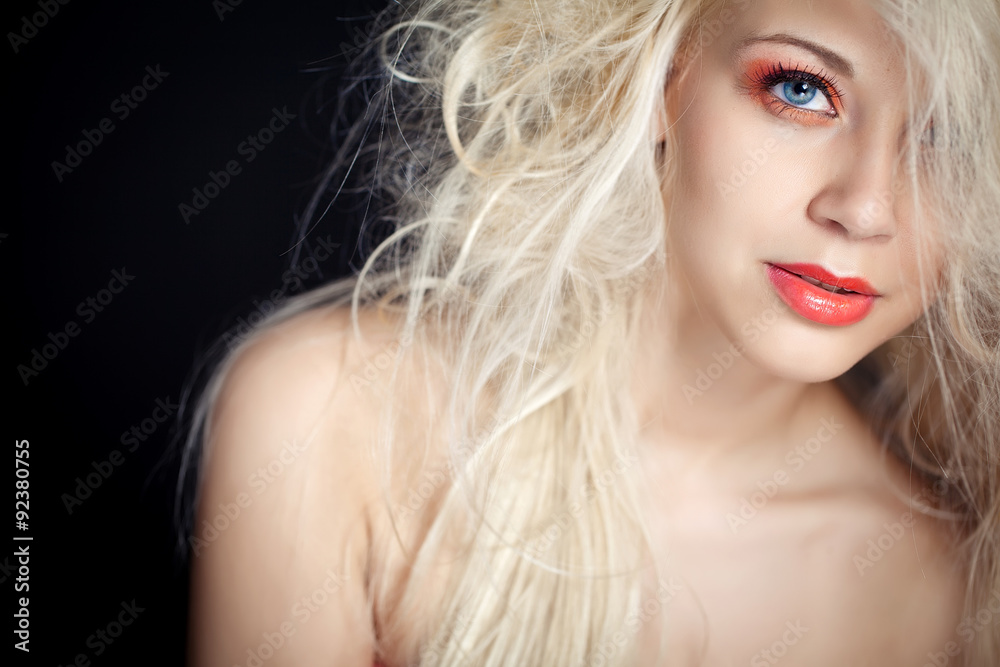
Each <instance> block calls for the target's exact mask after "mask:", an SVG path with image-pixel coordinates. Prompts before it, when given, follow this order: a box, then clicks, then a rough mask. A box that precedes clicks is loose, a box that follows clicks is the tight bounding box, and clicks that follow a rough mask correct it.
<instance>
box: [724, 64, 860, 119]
mask: <svg viewBox="0 0 1000 667" xmlns="http://www.w3.org/2000/svg"><path fill="white" fill-rule="evenodd" d="M738 67H739V68H740V75H739V85H740V88H741V89H742V91H743V92H744V93H745V94H747V95H749V96H750V98H751V99H753V100H754V101H755V102H757V104H759V105H760V106H762V107H763V108H764V109H766V110H767V111H769V112H770V113H772V114H773V115H775V116H779V117H788V118H790V119H791V120H794V121H795V122H797V123H800V124H803V125H822V124H828V123H830V122H831V121H832V120H833V119H835V118H837V117H839V116H840V115H841V113H842V112H843V105H842V104H841V101H840V100H841V98H842V97H843V92H842V91H841V90H840V88H839V87H838V86H837V79H836V77H834V76H832V75H829V74H827V73H826V71H825V70H823V69H821V68H817V67H814V66H812V65H805V64H802V63H799V62H796V61H795V60H788V59H781V58H767V57H760V58H753V59H750V60H748V61H745V62H743V63H740V64H739V65H738ZM817 103H819V104H820V106H819V107H817V106H816V105H817Z"/></svg>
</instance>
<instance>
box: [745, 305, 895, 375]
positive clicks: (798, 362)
mask: <svg viewBox="0 0 1000 667" xmlns="http://www.w3.org/2000/svg"><path fill="white" fill-rule="evenodd" d="M815 326H816V325H813V324H812V323H810V322H806V321H804V320H802V319H801V318H799V317H798V316H797V315H795V314H794V313H789V312H783V313H780V314H779V315H778V319H777V321H776V322H775V323H774V324H773V326H772V327H771V330H770V331H769V332H767V335H764V336H761V337H760V339H759V340H758V341H757V342H756V343H755V344H753V345H747V347H746V350H745V351H744V353H743V355H744V357H746V359H747V360H748V361H749V362H750V363H752V364H754V365H755V366H757V367H758V368H760V369H761V370H762V371H764V372H766V373H768V374H769V375H772V376H774V377H779V378H783V379H785V380H789V381H792V382H803V383H817V382H827V381H829V380H833V379H835V378H837V377H840V376H841V375H843V374H844V373H846V372H847V371H848V370H850V369H851V367H853V366H854V365H855V364H857V363H858V362H859V361H861V360H862V359H863V358H864V357H865V356H866V355H868V354H869V353H870V352H871V351H872V350H874V349H875V348H876V347H877V346H876V345H869V344H864V343H862V342H860V341H859V340H858V338H857V336H856V335H851V334H852V333H853V332H849V331H848V328H840V327H838V328H824V329H821V330H817V329H815V328H814V327H815Z"/></svg>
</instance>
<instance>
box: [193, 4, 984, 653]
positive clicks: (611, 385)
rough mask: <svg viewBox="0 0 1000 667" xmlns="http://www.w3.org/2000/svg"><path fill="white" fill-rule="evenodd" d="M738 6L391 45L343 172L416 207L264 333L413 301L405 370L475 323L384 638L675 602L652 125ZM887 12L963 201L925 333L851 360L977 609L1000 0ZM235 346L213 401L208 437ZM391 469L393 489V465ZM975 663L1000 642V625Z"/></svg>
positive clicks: (622, 628)
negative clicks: (639, 458) (650, 455)
mask: <svg viewBox="0 0 1000 667" xmlns="http://www.w3.org/2000/svg"><path fill="white" fill-rule="evenodd" d="M748 1H749V0H738V1H733V2H729V3H728V4H730V5H737V6H745V5H746V3H747V2H748ZM725 4H727V3H726V2H724V1H723V0H632V1H628V2H625V1H622V0H566V1H564V2H539V1H538V0H492V1H488V2H486V1H474V0H419V1H415V2H409V3H405V6H404V8H402V9H397V10H396V11H397V12H398V14H397V15H395V17H394V19H393V22H392V25H391V26H390V27H389V28H388V29H387V30H385V31H383V32H381V35H380V37H379V38H378V39H377V40H376V41H374V42H373V47H372V51H373V52H375V53H378V54H379V56H380V57H379V58H378V59H377V61H378V62H379V63H380V65H379V67H380V71H379V72H378V73H377V74H373V75H372V77H369V78H368V79H366V83H371V82H372V81H379V82H381V85H377V86H373V89H374V92H373V94H372V104H371V106H370V109H371V110H373V111H371V112H370V113H369V115H367V116H366V117H365V118H362V119H361V120H360V121H359V122H358V123H357V124H356V125H355V126H354V128H353V130H352V131H351V134H350V135H349V136H348V138H347V141H345V142H344V143H343V144H342V147H341V151H340V153H339V154H338V158H337V160H336V164H335V165H334V166H333V167H331V169H330V171H328V172H327V173H326V175H325V177H324V183H323V190H324V191H328V190H329V189H330V188H331V185H332V184H335V183H336V182H337V181H336V179H337V178H339V177H340V175H341V174H342V173H343V170H342V169H341V167H343V166H344V165H352V166H353V167H354V168H355V171H356V172H359V173H363V174H365V175H367V176H369V177H371V184H372V186H373V189H374V191H376V192H378V193H379V194H380V197H381V200H382V201H385V202H391V207H390V208H389V209H388V213H387V215H386V219H388V220H390V221H391V222H392V224H393V225H394V231H393V233H392V234H391V235H390V236H389V237H388V238H387V239H385V240H384V241H383V242H382V243H381V244H380V245H379V246H378V248H377V249H376V250H375V252H374V253H372V255H371V256H370V257H368V258H367V260H366V263H365V265H364V267H363V269H362V270H361V271H360V273H359V274H358V275H357V276H353V277H351V278H347V279H344V280H340V281H337V282H335V283H333V284H330V285H328V286H325V287H323V288H321V289H318V290H316V291H314V292H311V293H309V294H306V295H304V296H302V297H300V298H298V299H297V300H295V301H293V302H292V303H290V304H289V305H287V306H286V307H285V308H284V309H283V310H282V311H281V312H279V313H277V314H275V315H274V316H273V317H272V318H270V319H269V320H268V321H267V322H265V323H264V324H263V325H261V327H260V328H259V330H265V329H267V328H269V327H271V326H273V325H275V324H277V323H279V322H282V321H284V320H287V319H288V318H289V317H291V316H293V315H295V314H296V313H299V312H302V311H304V310H307V309H310V308H315V307H318V306H320V305H324V304H342V305H346V304H347V303H350V305H351V308H352V313H353V317H354V322H355V327H354V328H355V334H356V335H359V336H360V335H362V333H361V331H360V326H359V324H358V311H359V309H361V308H363V307H369V306H373V307H374V306H377V307H379V308H387V309H392V310H394V311H396V312H398V313H399V314H400V322H401V325H400V331H399V336H400V341H403V344H401V345H400V346H399V347H398V348H397V349H396V350H395V352H396V354H395V355H394V362H393V363H394V369H393V377H396V373H397V371H398V369H399V368H400V367H401V364H402V363H403V362H404V359H405V358H407V357H408V356H410V355H412V354H413V353H414V351H416V350H420V349H424V348H425V347H426V346H429V345H432V344H433V341H435V340H437V341H440V340H446V341H449V344H448V345H446V346H443V347H440V346H439V347H438V348H437V349H440V350H441V354H442V355H444V357H445V361H446V366H445V367H446V368H448V369H449V373H450V376H449V379H450V385H449V389H450V391H449V394H448V397H447V410H446V414H447V415H448V416H449V420H448V425H447V432H446V438H447V440H448V445H449V465H448V484H447V485H446V486H445V487H444V488H445V491H444V493H443V499H442V501H441V504H440V506H439V507H438V508H436V514H435V515H434V518H433V524H432V525H431V527H430V529H429V531H428V533H427V534H426V536H425V538H424V539H423V541H422V542H421V544H420V548H419V550H418V551H417V552H416V553H414V554H412V570H411V574H410V576H409V578H408V579H406V580H405V581H400V582H389V581H382V580H379V579H378V578H375V580H373V582H372V587H371V591H370V595H371V604H372V605H373V607H377V608H378V609H380V610H381V611H382V615H383V618H384V622H385V626H386V627H385V628H383V630H384V631H385V632H384V634H386V635H391V634H392V628H393V626H394V624H397V623H400V624H401V623H403V622H404V621H405V622H408V623H414V622H417V623H422V624H423V625H422V626H420V632H419V633H418V634H419V636H420V637H421V638H422V639H421V644H420V646H412V647H408V648H409V649H410V650H412V651H413V652H414V653H416V652H417V651H419V652H420V656H421V658H420V662H419V664H420V665H426V666H431V665H433V666H438V665H440V666H444V665H460V664H476V665H484V666H490V667H493V666H500V665H582V664H595V665H598V664H600V665H632V664H636V662H637V656H638V648H637V646H636V642H635V635H636V633H637V632H638V628H639V626H641V625H642V623H644V622H646V616H645V612H644V611H643V610H644V609H647V608H648V605H647V603H648V601H649V599H650V596H654V599H658V600H661V601H662V600H663V597H662V594H661V596H660V597H659V598H656V597H655V596H656V595H657V593H656V592H650V591H651V589H650V588H648V587H647V584H648V582H650V581H653V582H656V581H658V580H659V575H658V574H657V573H656V569H657V560H656V558H655V557H654V556H655V555H654V554H652V552H651V548H650V546H649V545H650V539H649V534H648V531H647V527H646V523H645V517H644V516H643V513H642V511H641V510H640V507H641V506H642V503H641V488H640V486H639V484H638V483H637V482H638V476H636V475H635V473H636V472H637V471H635V470H634V469H633V468H632V467H631V466H630V464H629V462H630V461H631V460H633V459H631V458H630V457H631V452H632V451H633V447H634V443H635V441H636V433H637V425H636V416H635V411H634V407H633V406H632V405H630V403H629V399H628V396H627V392H625V391H623V387H627V386H628V382H629V369H630V367H631V366H632V364H633V363H634V343H635V333H636V330H637V322H638V316H639V314H640V313H641V311H642V306H643V301H644V299H645V298H647V297H646V296H645V295H646V294H647V289H646V288H648V287H649V286H650V285H653V284H655V282H656V281H657V280H662V276H663V274H664V270H665V269H664V266H665V263H666V261H667V252H666V234H665V232H666V226H667V224H668V221H667V220H666V213H665V210H664V205H663V199H662V197H661V191H662V189H663V188H664V187H667V188H669V186H670V182H671V179H672V177H673V172H672V164H673V163H672V160H671V152H672V148H673V142H672V138H671V137H669V136H668V137H667V138H666V141H665V142H664V143H659V142H657V141H656V140H655V138H654V137H653V134H652V131H651V128H652V127H653V125H652V121H653V119H655V118H657V117H659V118H661V119H663V120H665V119H666V111H665V109H664V96H663V92H664V90H665V87H666V86H667V85H668V84H669V81H670V78H671V76H672V75H673V73H674V67H673V65H674V64H675V63H678V62H680V61H681V59H682V58H681V57H682V56H683V54H686V53H688V51H687V50H688V49H691V48H698V45H699V44H703V43H705V42H704V38H705V33H704V32H702V29H703V27H704V21H705V19H706V17H710V16H711V15H712V13H713V12H714V11H716V10H717V9H719V8H720V7H721V6H723V5H725ZM877 7H878V9H879V11H880V12H881V14H882V15H883V17H884V18H885V21H886V25H887V27H888V29H889V30H890V31H891V32H892V33H893V34H894V35H895V36H896V37H897V38H898V40H899V42H900V44H901V47H902V51H903V56H904V58H905V61H906V63H907V65H908V67H907V72H908V76H909V77H910V79H911V80H910V82H909V83H910V84H911V86H910V90H911V91H912V94H911V99H910V108H909V114H910V125H911V127H925V126H927V125H928V123H929V122H930V121H931V119H933V128H934V129H933V134H932V135H931V136H930V138H929V139H928V138H927V136H923V135H921V134H920V133H918V132H911V133H908V135H909V138H908V142H909V143H908V145H907V146H906V147H905V150H904V158H905V159H906V160H907V161H908V164H909V165H910V167H911V169H909V170H908V174H909V178H910V179H912V181H913V185H914V186H915V187H912V188H910V190H911V191H912V192H913V193H914V194H913V196H914V198H915V199H916V202H915V204H916V210H917V211H918V221H917V223H918V224H919V220H920V218H921V217H924V218H927V217H930V216H934V217H936V218H938V219H942V220H945V221H947V224H945V225H942V227H943V231H942V233H941V242H942V243H943V244H944V245H945V246H946V248H947V257H948V258H949V261H948V264H947V266H946V268H945V274H944V276H943V278H942V284H943V286H944V287H943V289H942V291H941V293H940V294H939V295H938V296H937V297H936V298H934V299H931V298H930V296H927V297H926V303H927V308H926V314H925V315H924V316H923V317H921V319H920V320H919V321H918V322H917V323H916V324H915V325H914V326H913V327H912V330H911V331H908V332H907V333H906V335H904V336H901V337H899V338H897V339H894V340H893V341H890V342H889V343H887V344H886V345H885V346H883V347H882V348H880V349H879V350H876V351H875V352H873V353H872V354H871V355H869V357H868V358H866V360H865V361H864V362H863V363H861V364H859V365H858V366H857V367H856V368H854V369H852V371H851V372H849V373H848V374H846V375H845V376H844V378H842V381H843V384H844V386H845V387H847V388H848V389H849V391H850V393H851V396H852V397H853V398H854V400H855V401H856V403H857V404H858V405H859V406H866V412H867V413H868V414H869V416H870V419H871V423H872V426H873V428H874V429H876V430H877V432H878V433H880V434H881V435H882V436H883V440H884V442H885V444H886V448H887V450H888V451H890V452H892V454H893V455H895V456H898V457H899V458H900V459H902V460H903V461H905V462H907V463H911V464H912V465H913V466H914V467H915V468H916V469H917V470H919V471H920V472H921V473H922V474H923V475H924V476H925V477H926V479H927V480H928V481H929V482H931V483H933V485H934V486H933V488H934V489H936V490H937V491H938V492H937V493H936V494H935V496H934V497H933V498H921V499H919V502H916V503H915V504H916V505H917V506H918V508H919V509H920V510H921V511H924V512H927V513H933V514H936V515H938V516H945V517H950V518H952V519H953V520H954V525H955V527H956V529H955V534H956V538H957V541H958V544H957V546H956V554H957V560H958V561H959V562H961V563H962V564H963V565H962V566H963V568H965V570H967V572H968V578H967V581H968V591H967V596H966V612H967V614H969V615H970V616H972V617H974V616H975V614H976V613H977V612H978V611H979V610H981V609H983V608H985V606H986V604H987V601H988V600H989V598H990V595H991V593H992V592H993V591H994V590H997V589H998V588H1000V565H998V558H997V555H998V552H1000V543H998V542H1000V530H998V528H1000V526H998V512H1000V496H998V481H1000V474H998V460H997V455H998V444H997V443H998V442H1000V424H998V416H1000V354H998V336H1000V224H998V220H997V211H1000V126H998V124H997V122H996V120H995V118H994V117H992V116H991V113H993V112H995V110H996V109H1000V17H998V6H997V3H996V2H993V1H992V0H950V1H949V2H947V3H943V2H939V1H937V0H882V1H881V2H879V3H878V4H877ZM372 60H375V59H372ZM367 137H376V139H374V140H368V139H367ZM366 157H367V158H369V159H368V160H367V164H369V165H371V166H372V168H371V169H368V170H360V171H359V168H358V166H359V165H360V164H362V163H365V162H366V160H365V158H366ZM338 170H339V171H338ZM334 189H336V188H334ZM321 201H322V196H321V195H320V194H317V197H316V198H315V199H314V200H313V202H312V204H311V205H310V207H309V210H308V211H307V215H306V217H307V219H315V218H316V217H318V216H317V213H318V211H319V209H320V208H321V204H320V202H321ZM930 293H931V286H930V285H925V294H926V295H929V294H930ZM251 340H252V339H251ZM249 342H251V341H247V342H246V343H244V346H245V345H246V344H248V343H249ZM244 346H241V348H239V349H237V350H236V351H234V352H233V353H232V355H231V356H230V358H232V357H234V356H235V355H238V354H239V351H240V349H242V347H244ZM901 360H902V361H901ZM228 367H229V364H228V363H227V364H223V365H222V366H221V368H220V370H219V371H218V372H217V374H216V376H215V377H214V378H213V380H212V382H211V384H210V385H209V387H208V390H207V391H206V392H205V393H204V395H203V397H202V399H201V402H200V403H199V404H198V408H197V410H196V413H195V421H196V425H197V426H198V427H199V428H196V429H193V430H192V434H193V435H192V438H191V441H190V442H191V443H192V444H191V447H189V450H188V451H189V452H190V453H191V454H190V456H191V457H192V458H193V457H194V452H196V444H197V440H198V437H199V436H198V434H199V433H200V428H201V427H202V426H203V425H204V423H206V419H207V417H208V415H209V414H210V411H211V406H212V403H213V401H214V399H215V397H216V395H217V393H218V388H219V387H220V386H221V383H222V379H223V377H224V375H225V371H226V369H227V368H228ZM353 380H355V381H359V382H364V379H363V378H353ZM400 401H401V398H400V397H395V396H392V395H390V396H387V397H386V398H385V401H384V411H383V415H382V418H381V422H380V423H381V429H380V435H379V441H378V447H379V448H380V450H381V460H389V459H390V457H392V456H393V455H394V451H393V450H394V443H396V442H397V440H398V439H397V437H396V436H395V435H394V434H395V433H397V432H398V428H399V426H398V424H397V412H398V407H399V404H400ZM609 471H610V472H609ZM609 474H610V475H611V476H610V477H609ZM625 480H628V481H625ZM382 481H383V484H385V486H386V489H389V488H390V487H391V484H392V479H391V472H390V468H389V467H386V468H385V470H384V475H383V480H382ZM390 495H391V494H389V492H388V490H387V491H386V498H389V497H390ZM398 510H399V508H398V507H397V508H396V511H397V512H398ZM570 515H572V520H571V521H570V520H566V519H565V518H566V517H567V516H570ZM397 518H398V517H397ZM456 526H461V527H462V528H461V530H460V531H459V533H458V539H459V544H460V546H461V548H462V558H461V559H459V560H458V561H456V562H455V563H454V564H453V565H452V567H451V569H450V570H449V573H448V575H447V576H448V578H447V584H446V586H445V588H444V591H443V593H442V597H441V600H440V604H439V606H438V608H437V609H436V610H435V612H434V613H433V614H431V615H427V616H424V615H422V614H421V611H420V610H423V609H425V608H426V604H427V600H426V599H425V598H423V597H421V591H423V590H426V589H425V588H423V586H424V585H425V584H426V583H427V581H428V578H429V577H430V575H431V573H432V571H433V570H434V567H435V565H436V564H437V562H438V559H439V558H440V557H441V556H442V554H443V553H444V551H445V549H446V548H448V547H449V544H448V543H449V541H450V540H453V539H455V532H454V528H455V527H456ZM553 526H559V530H557V531H553ZM553 535H555V536H554V537H553ZM376 560H377V557H376ZM965 570H963V571H965ZM651 571H652V573H653V574H650V572H651ZM654 586H655V583H654ZM664 616H665V615H662V614H661V615H660V619H661V620H662V619H663V617H664ZM622 636H624V637H626V641H625V642H624V643H623V642H622V641H621V640H620V638H621V637H622ZM616 642H617V643H616ZM609 646H614V649H613V650H602V647H609ZM667 648H668V647H666V646H664V645H662V644H661V647H660V649H661V654H662V655H666V650H667ZM963 659H965V660H967V661H970V664H1000V641H998V637H997V633H996V631H995V630H994V629H993V627H992V626H990V627H988V628H986V629H984V630H982V631H978V632H976V633H975V637H974V642H973V644H972V645H970V647H969V648H968V649H966V650H965V651H964V653H963Z"/></svg>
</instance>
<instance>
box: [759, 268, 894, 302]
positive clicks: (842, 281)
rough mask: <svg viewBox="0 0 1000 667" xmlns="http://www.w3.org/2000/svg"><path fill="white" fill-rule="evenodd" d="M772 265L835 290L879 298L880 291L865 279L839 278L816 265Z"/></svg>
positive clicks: (854, 277) (853, 277)
mask: <svg viewBox="0 0 1000 667" xmlns="http://www.w3.org/2000/svg"><path fill="white" fill-rule="evenodd" d="M771 265H772V266H776V267H778V268H779V269H784V270H785V271H788V272H789V273H794V274H795V275H797V276H800V277H803V278H812V279H813V280H816V281H819V282H821V283H824V284H825V285H826V286H828V287H833V288H834V289H837V288H839V289H845V290H849V291H851V292H856V293H858V294H864V295H866V296H879V293H878V291H876V289H875V288H874V287H872V286H871V283H869V282H868V281H867V280H865V279H864V278H858V277H856V276H838V275H836V274H835V273H831V272H830V271H827V270H826V269H824V268H823V267H822V266H818V265H816V264H778V263H776V262H771Z"/></svg>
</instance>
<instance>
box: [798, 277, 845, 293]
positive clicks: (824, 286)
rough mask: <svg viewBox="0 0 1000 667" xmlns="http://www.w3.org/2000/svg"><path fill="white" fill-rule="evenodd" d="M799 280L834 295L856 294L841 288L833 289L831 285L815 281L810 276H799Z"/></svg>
mask: <svg viewBox="0 0 1000 667" xmlns="http://www.w3.org/2000/svg"><path fill="white" fill-rule="evenodd" d="M799 278H802V280H804V281H806V282H807V283H809V284H810V285H815V286H816V287H822V288H823V289H825V290H827V291H828V292H833V293H834V294H844V293H847V294H857V292H853V291H851V290H849V289H844V288H843V287H835V286H833V285H827V284H826V283H824V282H822V281H820V280H816V279H815V278H813V277H812V276H799Z"/></svg>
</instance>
